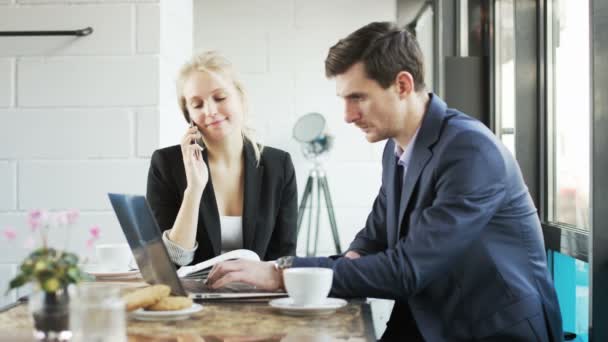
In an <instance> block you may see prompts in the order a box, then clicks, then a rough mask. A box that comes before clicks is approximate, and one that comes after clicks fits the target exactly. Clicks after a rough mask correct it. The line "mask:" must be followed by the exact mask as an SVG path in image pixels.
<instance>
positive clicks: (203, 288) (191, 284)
mask: <svg viewBox="0 0 608 342" xmlns="http://www.w3.org/2000/svg"><path fill="white" fill-rule="evenodd" d="M181 282H182V286H183V287H184V290H186V292H190V293H235V292H260V290H256V289H255V287H253V286H251V285H248V284H243V283H232V284H228V285H226V286H224V287H222V288H219V289H212V288H210V287H209V286H207V285H206V284H205V282H204V281H203V280H202V279H187V278H186V279H181Z"/></svg>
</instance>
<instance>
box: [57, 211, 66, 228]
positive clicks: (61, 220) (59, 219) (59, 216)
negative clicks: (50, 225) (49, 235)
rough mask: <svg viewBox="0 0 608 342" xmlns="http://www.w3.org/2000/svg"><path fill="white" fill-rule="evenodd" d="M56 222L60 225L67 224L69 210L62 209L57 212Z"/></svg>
mask: <svg viewBox="0 0 608 342" xmlns="http://www.w3.org/2000/svg"><path fill="white" fill-rule="evenodd" d="M55 222H56V223H57V225H59V226H65V225H66V224H68V213H67V211H62V212H59V213H57V214H55Z"/></svg>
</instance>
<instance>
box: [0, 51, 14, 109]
mask: <svg viewBox="0 0 608 342" xmlns="http://www.w3.org/2000/svg"><path fill="white" fill-rule="evenodd" d="M13 78H14V77H13V60H12V59H9V58H0V107H9V106H11V104H12V102H13V96H14V93H13Z"/></svg>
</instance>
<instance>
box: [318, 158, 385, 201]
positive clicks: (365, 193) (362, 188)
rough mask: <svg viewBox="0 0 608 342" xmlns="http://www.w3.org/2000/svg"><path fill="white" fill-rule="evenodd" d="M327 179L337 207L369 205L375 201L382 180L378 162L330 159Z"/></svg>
mask: <svg viewBox="0 0 608 342" xmlns="http://www.w3.org/2000/svg"><path fill="white" fill-rule="evenodd" d="M325 170H326V172H327V181H328V183H329V189H330V191H331V193H332V200H333V202H334V206H336V207H360V206H367V205H369V204H370V203H372V202H373V201H374V199H375V198H376V195H377V194H378V190H379V189H380V184H381V181H382V166H381V165H380V164H379V163H378V164H376V163H369V162H368V163H355V162H338V161H334V160H331V161H328V162H327V163H325Z"/></svg>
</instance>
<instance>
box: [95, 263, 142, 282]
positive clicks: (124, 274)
mask: <svg viewBox="0 0 608 342" xmlns="http://www.w3.org/2000/svg"><path fill="white" fill-rule="evenodd" d="M84 271H85V272H86V273H88V274H90V275H92V276H95V278H97V279H102V278H103V279H114V278H120V279H135V278H138V277H140V276H141V275H140V273H139V270H128V269H123V270H115V271H108V270H106V269H104V268H103V267H101V266H100V265H87V266H85V267H84Z"/></svg>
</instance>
